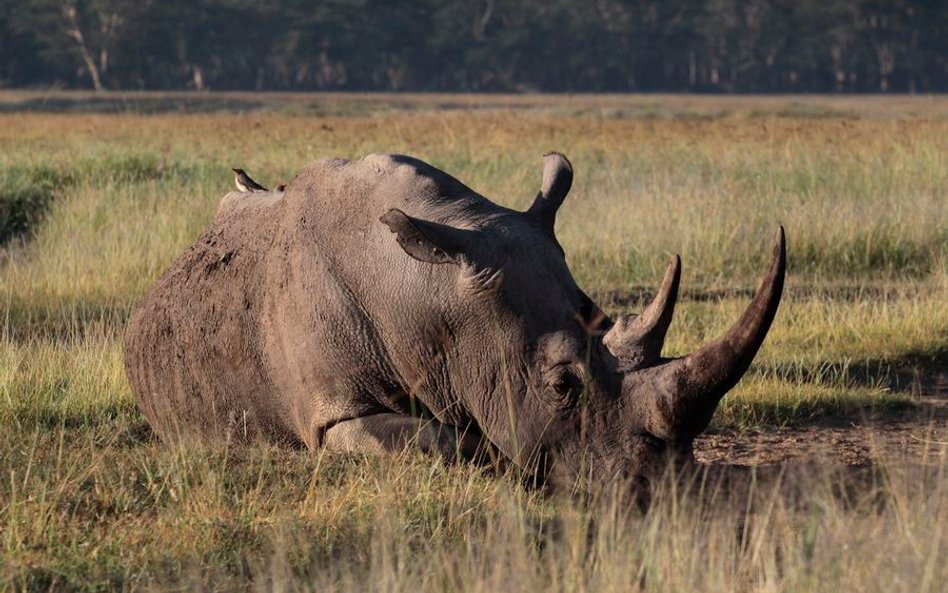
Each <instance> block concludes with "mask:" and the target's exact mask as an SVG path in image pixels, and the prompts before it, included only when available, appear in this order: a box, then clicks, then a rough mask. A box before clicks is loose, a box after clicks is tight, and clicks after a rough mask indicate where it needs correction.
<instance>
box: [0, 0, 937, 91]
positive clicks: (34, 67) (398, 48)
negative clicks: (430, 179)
mask: <svg viewBox="0 0 948 593" xmlns="http://www.w3.org/2000/svg"><path fill="white" fill-rule="evenodd" d="M51 85H55V86H62V87H67V88H96V89H218V90H225V89H242V90H375V91H598V92H608V91H612V92H626V91H639V92H641V91H702V92H890V91H891V92H933V91H946V90H948V0H893V1H869V0H848V1H847V0H664V1H659V0H550V1H538V0H471V1H468V2H459V1H449V0H400V1H392V0H323V1H318V2H317V1H306V0H0V86H7V87H30V86H51Z"/></svg>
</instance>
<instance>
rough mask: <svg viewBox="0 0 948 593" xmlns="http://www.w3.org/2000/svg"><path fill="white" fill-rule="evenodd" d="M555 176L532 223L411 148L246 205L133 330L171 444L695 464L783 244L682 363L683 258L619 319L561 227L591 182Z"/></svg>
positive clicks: (190, 257) (773, 296)
mask: <svg viewBox="0 0 948 593" xmlns="http://www.w3.org/2000/svg"><path fill="white" fill-rule="evenodd" d="M544 162H545V167H544V173H543V183H542V188H541V190H540V192H539V193H538V195H537V197H536V199H535V201H534V203H533V205H532V206H531V207H530V209H529V210H528V211H527V212H518V211H515V210H511V209H508V208H504V207H501V206H498V205H496V204H494V203H492V202H490V201H489V200H487V199H486V198H484V197H483V196H480V195H479V194H477V193H476V192H474V191H473V190H471V189H469V188H468V187H466V186H465V185H463V184H462V183H461V182H459V181H457V180H456V179H454V178H452V177H450V176H449V175H447V174H445V173H443V172H441V171H439V170H437V169H435V168H434V167H431V166H430V165H427V164H425V163H423V162H421V161H418V160H416V159H413V158H410V157H405V156H398V155H369V156H367V157H365V158H363V159H361V160H358V161H352V162H350V161H346V160H341V159H330V160H323V161H317V162H313V163H310V164H309V165H307V166H306V167H305V168H304V169H303V170H302V171H301V172H300V174H299V175H298V176H297V177H296V178H295V179H294V180H293V181H292V182H291V183H290V184H289V185H288V186H287V188H286V190H285V192H284V193H282V194H280V193H275V192H258V193H254V194H252V195H248V194H243V198H242V199H241V198H237V197H234V195H229V196H226V197H225V198H224V200H222V204H221V207H220V209H219V211H218V215H217V217H216V219H215V221H214V222H213V224H212V225H211V226H210V227H209V228H208V229H207V231H206V232H205V233H204V234H203V235H202V236H201V237H200V238H199V239H198V240H197V241H196V242H195V243H194V245H193V246H192V247H190V248H189V249H188V250H187V251H186V252H185V253H184V254H183V255H182V256H181V257H180V258H179V259H178V260H177V261H176V262H175V263H174V264H173V265H172V267H171V268H170V269H169V270H168V271H167V272H165V273H164V274H163V275H162V276H161V278H159V279H158V281H157V282H156V283H155V285H154V286H152V288H151V289H150V290H149V291H148V293H147V294H146V295H145V297H144V298H143V299H142V302H141V304H140V306H139V308H138V309H137V310H136V311H135V313H134V314H133V316H132V318H131V320H130V322H129V326H128V330H127V333H126V341H125V356H126V371H127V374H128V378H129V382H130V384H131V387H132V391H133V392H134V394H135V397H136V398H137V401H138V404H139V406H140V407H141V409H142V411H143V412H144V414H145V416H146V417H147V419H148V421H149V423H150V424H151V426H152V427H153V428H154V429H155V431H156V432H157V433H158V434H159V435H160V436H161V437H163V438H166V439H177V438H183V437H187V438H194V437H196V438H200V439H209V438H225V439H253V438H263V439H267V440H270V441H277V442H286V443H294V444H301V445H304V446H306V447H309V448H318V447H326V448H328V449H331V450H338V451H350V452H365V453H375V452H383V451H392V450H401V449H405V448H409V447H416V448H420V449H423V450H426V451H431V452H434V453H437V454H440V455H443V456H445V457H446V458H448V459H456V458H459V457H460V458H471V457H477V456H478V455H482V454H484V453H485V452H487V453H490V454H491V455H497V456H499V458H500V459H501V460H502V461H504V462H512V463H514V464H516V465H518V466H520V467H522V468H524V469H525V470H526V471H527V472H528V473H529V474H532V475H536V476H538V477H541V478H544V479H549V482H550V483H553V484H555V485H560V486H565V487H567V488H569V487H572V486H574V485H575V484H577V483H582V482H584V481H585V483H590V482H592V483H599V484H601V483H606V482H609V481H611V480H613V479H617V478H618V479H632V480H641V479H646V480H647V479H648V477H649V476H651V475H653V474H654V472H656V471H661V469H662V468H663V467H664V466H665V464H666V463H667V462H668V459H669V456H670V455H671V456H672V457H677V458H679V459H683V460H685V461H688V460H689V459H690V458H691V443H692V441H693V439H694V438H695V436H697V435H698V434H699V433H700V432H701V431H703V430H704V429H705V428H706V427H707V425H708V423H709V421H710V419H711V415H712V413H713V412H714V409H715V407H716V406H717V404H718V402H719V400H720V399H721V397H723V395H724V394H725V393H726V392H727V391H728V390H729V389H730V388H731V387H733V386H734V384H736V383H737V381H738V380H739V379H740V377H741V376H742V375H743V373H744V372H745V371H746V370H747V368H748V366H749V365H750V362H751V360H752V359H753V357H754V355H755V354H756V352H757V350H758V348H759V347H760V345H761V343H762V342H763V339H764V337H765V335H766V333H767V330H768V328H769V327H770V324H771V321H772V320H773V317H774V315H775V313H776V310H777V305H778V304H779V300H780V294H781V292H782V287H783V277H784V269H785V246H784V238H783V231H782V229H781V230H780V232H779V233H778V237H777V245H776V247H775V250H774V257H773V261H772V263H771V265H770V269H769V271H768V273H767V276H766V278H765V280H764V282H763V283H762V285H761V287H760V289H759V290H758V292H757V294H756V295H755V297H754V299H753V301H752V303H751V305H750V306H749V308H748V309H747V311H746V312H745V313H744V315H743V316H742V318H741V319H740V320H739V321H738V322H737V324H736V325H735V326H734V327H733V328H732V329H731V330H730V331H728V332H727V333H726V334H725V335H724V336H723V337H721V338H720V339H719V340H716V341H714V342H712V343H710V344H708V345H706V346H705V347H703V348H701V349H700V350H698V351H697V352H695V353H693V354H691V355H688V356H686V357H684V358H680V359H665V358H662V357H661V348H662V342H663V341H664V337H665V332H666V331H667V329H668V325H669V323H670V322H671V316H672V313H673V309H674V304H675V299H676V297H677V292H678V283H679V278H680V273H681V272H680V261H679V258H678V257H677V256H675V257H674V258H672V261H671V263H670V264H669V267H668V271H667V273H666V275H665V279H664V281H663V283H662V286H661V288H660V289H659V291H658V294H657V295H656V297H655V299H654V301H653V302H652V303H651V304H650V305H649V307H648V308H647V309H646V310H645V312H644V313H643V314H642V315H639V316H634V315H630V316H625V317H622V318H619V319H617V320H615V321H613V320H611V319H609V318H608V317H607V316H606V315H604V314H603V312H602V311H601V310H600V309H599V308H598V307H597V306H596V305H595V304H594V303H593V302H592V301H591V300H590V299H589V298H588V297H587V296H586V295H585V294H584V293H583V291H582V290H580V288H579V287H578V286H577V285H576V282H575V281H574V280H573V277H572V275H571V274H570V271H569V268H568V267H567V265H566V259H565V255H564V253H563V250H562V248H561V247H560V245H559V243H558V242H557V240H556V237H555V236H554V233H553V226H554V221H555V216H556V211H557V209H558V208H559V206H560V204H561V203H562V201H563V199H564V198H565V197H566V194H567V192H568V191H569V188H570V185H571V183H572V167H571V166H570V164H569V161H567V160H566V158H565V157H563V156H562V155H560V154H557V153H549V154H547V155H545V161H544Z"/></svg>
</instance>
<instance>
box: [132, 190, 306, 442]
mask: <svg viewBox="0 0 948 593" xmlns="http://www.w3.org/2000/svg"><path fill="white" fill-rule="evenodd" d="M281 209H282V206H281V204H280V203H279V202H273V203H267V204H261V205H257V206H252V207H248V208H242V209H239V211H235V212H232V213H228V214H227V215H224V216H219V217H218V218H217V219H216V220H215V221H214V223H213V224H212V225H211V226H210V227H209V228H208V229H207V230H206V231H205V232H204V234H202V235H201V237H200V238H198V240H197V241H196V242H195V243H194V244H193V245H192V246H191V247H190V248H188V250H187V251H186V252H185V253H184V254H183V255H182V256H181V257H179V258H178V260H177V261H175V263H174V264H173V265H172V266H171V268H170V269H168V270H167V271H166V272H165V273H164V274H162V276H161V277H160V278H159V279H158V280H157V281H156V282H155V284H154V285H153V286H152V287H151V288H150V289H149V291H148V292H147V293H146V295H145V296H144V298H143V299H142V301H141V303H140V306H139V308H138V309H137V310H136V311H135V313H134V314H133V315H132V317H131V319H130V321H129V324H128V328H127V330H126V336H125V361H126V373H127V375H128V379H129V383H130V384H131V387H132V391H133V393H134V394H135V396H136V398H137V400H138V404H139V407H140V408H141V409H142V411H143V412H144V414H145V416H146V418H147V419H148V421H149V423H150V424H151V425H152V427H153V428H154V429H155V430H156V431H157V432H158V433H159V434H160V435H161V436H163V437H169V436H171V437H174V436H198V437H201V438H206V437H221V436H227V435H229V436H234V437H244V436H246V437H250V436H252V435H253V434H255V433H256V432H258V431H263V432H266V433H267V434H268V435H274V436H277V437H278V438H281V437H282V438H287V439H292V438H293V437H292V435H290V434H289V433H288V432H287V431H286V430H285V429H284V428H282V427H283V425H284V422H283V421H282V418H281V410H280V409H279V406H278V405H277V406H275V405H274V402H273V401H272V399H273V398H272V397H271V390H270V386H269V385H268V382H267V380H266V373H265V372H263V360H262V353H261V351H260V348H259V335H258V329H257V323H256V322H255V318H256V315H255V312H254V308H255V303H258V302H259V301H260V293H261V292H262V291H263V290H264V287H263V286H261V284H260V282H259V278H260V270H259V267H260V265H261V262H262V261H263V258H264V255H265V254H266V251H267V248H268V245H269V243H270V241H271V237H273V235H274V228H273V227H274V224H275V221H276V220H277V219H278V218H279V215H278V212H279V211H280V210H281ZM248 394H252V396H251V397H248Z"/></svg>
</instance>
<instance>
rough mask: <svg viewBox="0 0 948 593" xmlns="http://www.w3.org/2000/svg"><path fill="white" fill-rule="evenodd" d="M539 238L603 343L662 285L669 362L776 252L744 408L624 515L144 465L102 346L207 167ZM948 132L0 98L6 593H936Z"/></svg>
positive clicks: (483, 480)
mask: <svg viewBox="0 0 948 593" xmlns="http://www.w3.org/2000/svg"><path fill="white" fill-rule="evenodd" d="M548 150H559V151H562V152H564V153H565V154H566V155H568V156H569V157H570V159H571V160H572V162H573V166H574V169H575V172H576V177H575V180H574V184H573V189H572V191H571V193H570V196H569V198H568V199H567V201H566V203H565V204H564V206H563V209H562V210H561V211H560V214H559V217H558V220H557V234H558V237H559V240H560V242H561V243H562V244H563V247H564V249H565V251H566V254H567V259H568V261H569V263H570V266H571V269H572V271H573V274H574V276H575V277H576V279H577V281H578V283H579V285H580V286H581V287H583V288H584V289H585V290H586V291H587V292H588V293H589V294H590V296H592V297H593V299H594V300H596V301H597V302H598V303H599V304H600V305H601V306H602V307H603V308H604V309H606V311H607V312H608V313H610V314H619V313H626V312H629V311H640V310H641V309H642V308H643V307H644V305H645V304H646V303H647V302H648V299H649V298H650V297H651V295H652V294H653V291H654V290H655V289H656V288H657V286H658V283H659V281H660V280H661V275H662V273H663V271H664V269H665V265H666V264H667V262H668V259H669V257H670V256H671V255H672V254H674V253H679V254H681V256H682V260H683V264H684V273H683V279H682V289H683V292H682V296H681V299H680V302H679V306H678V308H677V309H676V316H675V322H674V323H673V325H672V326H671V329H670V331H669V336H668V341H667V343H666V350H665V353H666V355H677V354H683V353H686V352H688V351H690V350H692V349H694V348H696V347H697V346H698V345H699V344H702V343H704V342H706V341H708V340H710V339H712V338H713V337H715V336H716V335H718V334H720V333H721V332H723V331H724V329H725V328H727V327H729V326H730V324H731V323H733V322H734V321H735V319H736V318H737V317H738V316H739V315H740V312H741V311H742V310H743V308H744V307H745V306H746V305H747V303H748V301H749V299H750V296H751V294H752V291H753V290H754V288H755V287H756V283H757V282H758V281H759V279H760V277H762V276H763V273H764V269H765V267H766V265H767V261H768V258H769V257H770V254H771V246H772V244H773V238H774V233H775V231H776V229H777V226H778V225H781V224H782V225H784V227H785V228H786V233H787V241H788V262H789V263H788V266H789V277H788V280H787V285H786V289H785V292H784V300H783V303H782V304H781V308H780V311H779V312H778V315H777V318H776V321H775V322H774V325H773V328H772V329H771V331H770V334H769V335H768V338H767V341H766V342H765V344H764V347H763V349H762V350H761V352H760V354H759V355H758V356H757V358H756V360H755V363H754V365H753V366H752V367H751V370H750V372H749V373H748V374H747V376H745V378H744V380H743V381H742V382H741V383H740V384H739V385H738V386H737V388H735V389H734V390H733V391H732V392H730V394H729V395H728V396H727V397H726V398H725V399H724V401H723V402H722V405H721V407H720V408H719V410H718V412H717V414H716V416H715V418H714V420H713V422H712V426H711V428H710V429H709V431H708V433H707V434H706V436H704V437H703V438H702V439H701V440H699V442H698V443H697V444H696V453H697V456H698V458H699V460H702V461H705V462H707V463H708V468H707V471H705V472H702V473H701V474H700V475H699V476H697V477H695V478H691V479H687V480H677V479H675V478H674V476H669V477H668V479H667V480H665V481H664V482H663V483H661V484H659V485H658V486H657V490H656V492H655V495H654V498H653V501H652V505H651V506H650V508H648V510H646V511H643V510H641V509H640V508H639V507H638V506H637V505H635V504H633V502H632V501H630V500H628V499H627V497H625V496H623V495H622V492H623V489H622V487H621V486H616V487H615V488H613V489H610V490H609V491H607V492H604V493H598V494H597V495H596V496H591V497H583V496H578V495H577V496H575V497H567V496H564V495H556V494H552V495H551V494H548V493H546V492H543V491H538V490H535V489H532V488H528V487H524V486H523V485H522V484H521V482H520V480H519V478H518V476H517V475H515V473H514V472H507V473H504V474H499V475H498V474H497V473H496V472H492V471H491V470H488V469H482V468H476V467H468V466H450V465H445V464H444V463H443V462H442V461H440V460H437V459H434V458H432V457H426V456H424V455H420V454H418V455H405V456H403V458H401V459H398V460H394V461H393V460H392V459H390V458H386V459H377V458H360V457H354V456H345V455H335V454H328V453H321V452H313V451H305V450H296V449H285V448H277V447H273V446H265V445H256V446H239V447H238V446H231V447H226V446H208V447H203V448H202V447H197V446H193V445H192V446H188V447H183V446H177V447H172V446H168V445H164V444H162V443H161V442H159V441H157V440H156V439H155V438H154V437H153V435H152V434H151V432H150V430H149V428H148V425H147V424H146V422H145V421H144V419H143V417H142V416H141V414H140V413H139V412H138V411H137V408H136V406H135V403H134V401H133V399H132V396H131V393H130V391H129V388H128V385H127V383H126V379H125V375H124V370H123V366H122V357H123V354H122V333H123V331H124V326H125V322H126V320H127V318H128V315H129V313H130V311H131V310H132V308H133V307H134V305H135V303H136V301H137V299H139V298H140V296H141V295H142V294H143V292H144V291H145V290H146V289H147V287H148V286H149V285H150V284H151V283H152V282H153V281H154V280H155V279H156V278H157V277H158V275H159V274H160V273H161V272H162V271H163V270H164V269H165V268H166V267H167V266H169V265H170V264H171V262H172V261H173V260H174V259H175V258H176V257H177V256H178V254H180V253H181V252H182V251H183V250H184V249H185V248H186V247H187V246H188V245H190V243H191V242H192V241H193V240H194V239H195V238H197V236H198V235H199V234H200V232H201V231H202V229H203V228H204V227H205V226H206V225H207V224H208V223H209V222H210V221H211V219H212V218H213V215H214V211H215V209H216V206H217V202H218V200H219V199H220V197H221V196H223V195H224V194H225V193H226V192H227V191H229V190H230V189H231V188H232V187H233V179H232V174H231V172H230V168H231V167H242V168H244V169H247V171H248V172H249V173H250V174H251V175H252V176H253V177H255V178H256V179H257V180H258V181H261V182H262V183H264V184H265V185H269V186H271V187H272V186H275V185H277V184H279V183H287V182H289V181H290V180H291V179H292V177H293V176H294V174H295V173H296V172H297V171H298V170H299V169H300V168H302V167H303V165H304V164H306V163H307V162H308V161H310V160H313V159H317V158H324V157H330V156H341V157H347V158H358V157H360V156H363V155H364V154H367V153H370V152H398V153H405V154H410V155H413V156H417V157H419V158H421V159H423V160H426V161H428V162H430V163H432V164H433V165H435V166H437V167H439V168H441V169H443V170H444V171H446V172H448V173H450V174H452V175H454V176H455V177H457V178H459V179H460V180H462V181H463V182H465V183H466V184H468V185H469V186H471V187H472V188H474V189H475V190H476V191H478V192H480V193H482V194H484V195H485V196H487V197H489V198H491V199H492V200H494V201H496V202H499V203H501V204H503V205H506V206H511V207H514V208H518V209H525V208H526V207H527V206H529V204H530V202H531V201H532V199H533V197H534V195H535V193H536V191H537V189H538V187H539V182H540V172H541V165H540V162H541V160H540V156H541V155H542V153H544V152H545V151H548ZM946 266H948V99H946V98H943V97H917V98H906V97H901V98H900V97H891V98H889V97H879V98H821V97H806V98H793V97H769V98H753V97H742V98H734V99H728V98H715V97H704V98H702V97H697V98H696V97H668V96H659V95H656V96H629V97H622V96H595V95H589V96H572V97H565V96H564V97H542V96H538V97H507V96H490V97H477V96H448V95H445V96H439V95H430V96H412V95H390V96H385V95H374V96H358V95H351V96H346V95H251V94H229V95H215V94H207V95H200V96H194V95H186V94H178V95H170V94H169V95H104V96H102V95H91V94H78V93H77V94H54V95H39V94H27V93H3V94H0V590H13V591H47V590H53V591H58V590H79V591H101V590H116V589H118V590H160V591H165V590H195V589H196V590H227V591H230V590H263V591H270V590H277V591H284V590H291V591H296V590H303V591H309V590H313V591H325V590H340V591H403V590H404V591H413V592H415V591H454V590H457V591H484V592H492V591H541V590H547V591H590V592H602V591H635V590H643V591H836V590H839V591H886V592H897V591H912V592H927V591H931V592H937V591H943V590H944V587H945V583H946V582H948V560H946V558H948V535H946V532H948V528H946V526H948V429H946V424H948V403H946V393H945V392H946V386H945V384H946V368H948V269H946Z"/></svg>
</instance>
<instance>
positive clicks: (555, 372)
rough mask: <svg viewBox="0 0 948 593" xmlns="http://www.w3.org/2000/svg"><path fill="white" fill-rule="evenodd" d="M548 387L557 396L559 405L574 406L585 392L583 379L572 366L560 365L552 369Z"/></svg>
mask: <svg viewBox="0 0 948 593" xmlns="http://www.w3.org/2000/svg"><path fill="white" fill-rule="evenodd" d="M547 387H548V388H549V390H550V391H551V392H552V395H553V396H554V397H555V399H556V403H557V405H559V406H561V407H563V408H572V407H573V406H575V405H576V403H577V402H578V401H579V396H580V394H582V392H583V379H582V377H581V376H579V374H578V373H577V372H576V370H575V369H573V368H572V367H568V366H565V365H559V366H555V367H553V368H552V369H551V370H550V372H549V374H548V376H547Z"/></svg>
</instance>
